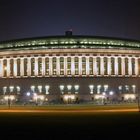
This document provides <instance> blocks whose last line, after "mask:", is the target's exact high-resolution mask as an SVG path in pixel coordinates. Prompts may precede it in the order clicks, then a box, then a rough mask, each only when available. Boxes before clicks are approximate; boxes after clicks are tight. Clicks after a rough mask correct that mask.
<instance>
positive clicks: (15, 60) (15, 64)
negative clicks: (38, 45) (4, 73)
mask: <svg viewBox="0 0 140 140" xmlns="http://www.w3.org/2000/svg"><path fill="white" fill-rule="evenodd" d="M16 76H17V58H14V77H16Z"/></svg>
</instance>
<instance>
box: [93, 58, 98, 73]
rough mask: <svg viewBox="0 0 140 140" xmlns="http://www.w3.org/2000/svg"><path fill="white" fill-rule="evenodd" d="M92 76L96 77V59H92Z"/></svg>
mask: <svg viewBox="0 0 140 140" xmlns="http://www.w3.org/2000/svg"><path fill="white" fill-rule="evenodd" d="M93 74H94V75H97V57H94V58H93Z"/></svg>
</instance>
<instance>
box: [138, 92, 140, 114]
mask: <svg viewBox="0 0 140 140" xmlns="http://www.w3.org/2000/svg"><path fill="white" fill-rule="evenodd" d="M139 98H140V97H139V93H138V111H139V112H140V101H139Z"/></svg>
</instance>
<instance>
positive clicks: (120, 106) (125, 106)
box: [0, 104, 138, 110]
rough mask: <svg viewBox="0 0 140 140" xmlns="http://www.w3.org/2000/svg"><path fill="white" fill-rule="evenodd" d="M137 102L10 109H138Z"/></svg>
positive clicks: (4, 107)
mask: <svg viewBox="0 0 140 140" xmlns="http://www.w3.org/2000/svg"><path fill="white" fill-rule="evenodd" d="M8 108H9V107H8V106H6V105H4V106H3V105H0V110H3V109H8ZM137 108H138V105H137V104H116V105H94V104H63V105H61V104H59V105H46V106H35V105H32V106H31V105H25V106H23V105H20V106H19V105H11V107H10V109H13V110H15V109H20V110H103V109H105V110H110V109H137Z"/></svg>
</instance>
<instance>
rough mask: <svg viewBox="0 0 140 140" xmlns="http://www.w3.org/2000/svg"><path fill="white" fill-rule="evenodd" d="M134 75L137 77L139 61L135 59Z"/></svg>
mask: <svg viewBox="0 0 140 140" xmlns="http://www.w3.org/2000/svg"><path fill="white" fill-rule="evenodd" d="M135 75H136V76H138V75H139V61H138V58H137V57H136V58H135Z"/></svg>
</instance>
